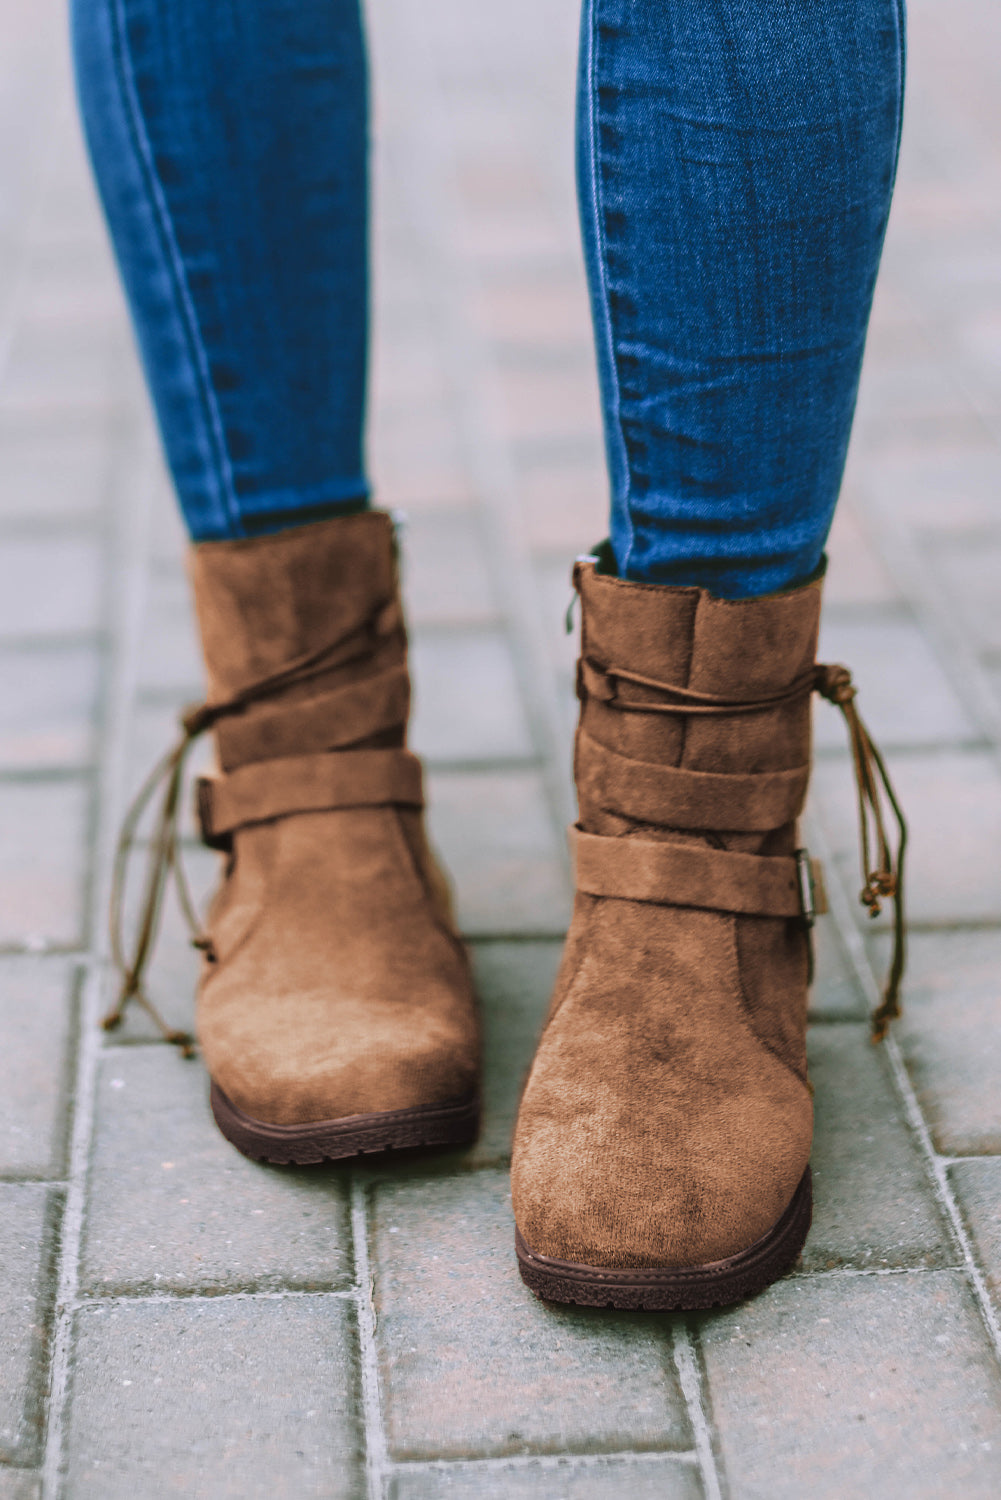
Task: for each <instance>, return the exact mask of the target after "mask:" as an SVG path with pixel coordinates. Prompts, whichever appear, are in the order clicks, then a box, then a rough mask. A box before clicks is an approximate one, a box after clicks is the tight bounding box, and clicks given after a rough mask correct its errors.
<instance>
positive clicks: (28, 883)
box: [0, 778, 90, 946]
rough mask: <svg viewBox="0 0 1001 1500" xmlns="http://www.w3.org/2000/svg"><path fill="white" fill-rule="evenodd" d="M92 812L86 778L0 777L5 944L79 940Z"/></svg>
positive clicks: (1, 940) (0, 915)
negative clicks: (11, 779)
mask: <svg viewBox="0 0 1001 1500" xmlns="http://www.w3.org/2000/svg"><path fill="white" fill-rule="evenodd" d="M89 819H90V788H89V785H88V783H87V782H86V781H85V780H83V779H82V778H79V779H78V778H73V779H66V780H62V779H60V780H53V781H0V828H2V829H3V839H2V840H0V944H11V945H19V944H22V943H27V944H29V945H32V946H34V945H37V944H39V943H41V944H43V945H44V944H45V943H56V944H60V945H65V946H75V945H77V944H78V943H80V941H81V938H82V927H83V911H84V894H85V893H84V874H85V855H86V848H85V844H86V840H87V837H88V832H89Z"/></svg>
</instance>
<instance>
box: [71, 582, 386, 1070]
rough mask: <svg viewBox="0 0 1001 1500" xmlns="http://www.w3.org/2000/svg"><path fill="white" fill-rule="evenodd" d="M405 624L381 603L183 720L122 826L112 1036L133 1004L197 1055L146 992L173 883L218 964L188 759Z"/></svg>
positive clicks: (196, 942) (113, 919)
mask: <svg viewBox="0 0 1001 1500" xmlns="http://www.w3.org/2000/svg"><path fill="white" fill-rule="evenodd" d="M402 623H403V619H402V614H401V611H400V607H399V604H398V602H397V601H396V600H395V599H389V600H384V601H383V602H381V603H380V604H379V605H377V606H376V608H375V609H374V610H373V612H372V614H371V615H370V616H369V618H368V619H367V620H366V621H364V622H363V624H362V625H360V626H359V627H357V628H356V629H354V630H352V631H349V632H348V633H347V634H345V635H343V636H340V637H338V638H337V639H336V640H334V641H330V642H328V643H327V644H326V645H324V646H321V647H320V648H319V649H318V650H316V651H311V652H308V653H307V654H305V655H303V656H300V657H297V658H296V659H295V660H294V661H291V662H289V663H287V664H286V665H285V666H283V667H280V668H279V669H278V670H277V671H275V672H272V673H270V674H269V675H268V676H267V677H262V678H259V679H258V680H257V681H256V682H252V683H249V684H248V685H247V686H246V687H244V688H241V689H240V691H239V692H237V693H234V694H233V696H232V697H231V698H226V699H224V700H220V701H219V702H215V703H212V702H206V703H201V704H198V705H196V706H195V707H193V708H189V709H187V710H186V711H185V712H184V713H183V714H182V715H181V736H180V738H179V740H178V741H177V743H176V745H174V746H173V748H172V749H171V750H169V751H168V752H167V754H166V755H164V756H163V757H162V759H160V760H159V761H157V763H156V765H155V766H154V767H153V769H152V771H150V773H149V775H148V776H147V778H146V780H145V781H144V782H143V784H142V786H141V787H140V788H139V790H138V792H137V793H136V795H135V797H134V798H133V800H132V802H131V804H130V806H129V809H128V811H127V812H126V814H125V817H124V819H123V820H122V828H121V832H120V834H119V836H118V844H117V846H116V849H115V860H114V866H113V871H112V879H111V901H110V914H109V926H110V936H111V956H112V960H113V962H114V965H115V967H116V969H117V970H118V972H119V974H120V975H121V984H120V987H119V991H118V998H117V1000H116V1001H115V1004H114V1005H113V1006H112V1008H111V1010H109V1011H108V1013H107V1015H106V1016H105V1017H104V1018H103V1020H102V1022H101V1025H102V1026H103V1027H104V1029H105V1030H106V1031H112V1030H114V1028H115V1027H116V1026H118V1025H120V1023H121V1021H122V1019H123V1017H124V1015H125V1011H126V1009H127V1008H128V1006H129V1005H130V1003H132V1002H133V1001H135V1003H136V1004H137V1005H139V1006H141V1007H142V1009H143V1010H144V1011H145V1012H146V1014H147V1015H148V1016H149V1017H150V1019H151V1020H152V1021H153V1022H154V1024H155V1025H156V1026H157V1028H158V1029H159V1031H160V1032H161V1033H162V1035H163V1037H164V1039H165V1040H166V1041H168V1042H171V1043H172V1044H173V1045H174V1046H176V1047H178V1048H180V1051H181V1054H182V1056H184V1057H192V1056H194V1047H195V1039H194V1037H193V1036H192V1035H191V1033H190V1032H187V1031H179V1030H177V1029H176V1028H174V1027H172V1026H170V1025H169V1024H168V1023H167V1022H166V1021H165V1020H164V1018H163V1017H162V1016H161V1015H160V1013H159V1011H158V1010H157V1009H156V1007H155V1006H154V1005H153V1003H152V1001H151V1000H150V999H149V996H148V995H147V994H146V993H145V991H144V989H143V976H144V974H145V972H146V969H147V967H148V965H149V961H150V958H151V957H152V953H153V949H154V946H155V944H156V939H157V935H158V933H159V930H160V919H161V916H162V912H163V898H164V895H165V893H166V889H167V883H168V881H169V879H170V877H171V876H173V879H174V887H175V890H176V892H177V898H178V903H179V905H180V908H181V912H182V914H183V916H184V920H185V922H186V923H187V925H188V928H189V929H190V932H191V941H192V944H193V946H194V947H195V948H198V949H200V950H201V951H202V952H203V953H204V954H205V956H206V958H207V959H208V960H209V961H210V962H214V961H215V952H214V950H213V947H212V940H211V938H210V937H209V936H208V935H207V933H206V932H205V931H204V930H203V928H202V924H201V923H200V921H199V919H198V915H197V913H196V911H195V904H194V901H193V899H192V896H191V889H190V887H189V885H188V881H187V877H186V875H185V873H184V868H183V864H182V861H181V850H180V839H179V834H178V822H179V818H180V806H181V793H182V790H183V787H184V768H185V763H186V761H187V757H188V752H189V751H190V749H191V747H192V745H193V744H194V742H195V740H196V739H198V738H199V736H200V735H202V734H204V733H205V731H206V730H207V729H211V728H212V726H213V725H214V724H216V723H217V722H218V721H219V720H220V719H223V718H226V717H228V716H230V715H232V714H238V713H241V712H242V711H243V709H245V708H247V707H249V706H250V705H251V704H254V703H260V702H263V701H264V700H266V699H268V698H271V697H273V696H274V695H275V693H278V692H280V691H281V690H282V689H283V688H287V687H291V686H293V685H294V684H297V683H300V682H309V681H310V680H311V679H313V678H315V677H319V676H321V675H322V674H323V673H324V672H328V671H331V670H333V669H334V668H337V667H344V666H348V665H350V664H352V663H354V662H357V661H361V660H364V659H365V658H366V657H368V656H370V655H371V654H372V651H373V650H374V648H375V646H376V645H377V644H378V643H379V642H380V641H381V640H383V639H385V638H386V637H387V636H390V635H392V634H393V633H394V632H395V631H396V630H398V629H400V628H402ZM161 786H162V788H163V793H162V796H161V798H160V801H159V805H158V807H157V810H156V814H155V817H154V822H153V831H152V835H151V838H150V841H149V852H148V855H147V859H146V868H145V878H144V882H143V893H142V899H141V902H140V908H139V918H138V920H137V923H136V928H135V938H134V941H133V943H132V945H131V955H129V954H127V952H126V942H125V938H124V931H123V929H124V915H125V894H126V885H127V877H128V868H129V861H130V857H131V854H132V851H133V849H134V848H135V845H136V841H137V836H138V831H139V825H140V823H141V822H142V819H143V815H144V813H145V812H146V810H147V808H148V807H149V806H150V804H151V803H152V802H153V800H154V798H155V796H156V793H157V790H158V789H159V788H160V787H161Z"/></svg>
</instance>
